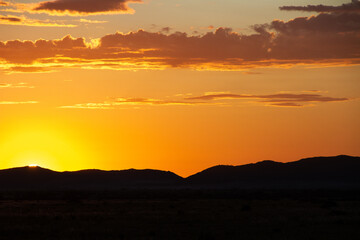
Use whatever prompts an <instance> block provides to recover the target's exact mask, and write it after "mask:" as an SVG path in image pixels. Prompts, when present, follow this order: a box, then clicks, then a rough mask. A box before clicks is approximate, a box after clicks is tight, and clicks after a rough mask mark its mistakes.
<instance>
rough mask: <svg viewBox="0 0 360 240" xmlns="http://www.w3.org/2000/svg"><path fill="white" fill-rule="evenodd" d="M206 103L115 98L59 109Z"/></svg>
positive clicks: (199, 103)
mask: <svg viewBox="0 0 360 240" xmlns="http://www.w3.org/2000/svg"><path fill="white" fill-rule="evenodd" d="M204 104H208V103H206V102H199V101H198V102H192V101H184V100H161V99H151V98H117V99H115V100H113V101H106V102H101V103H80V104H75V105H71V106H61V107H60V108H75V109H76V108H78V109H115V108H117V107H119V106H146V105H150V106H151V105H152V106H161V105H162V106H165V105H167V106H169V105H178V106H179V105H185V106H186V105H187V106H191V105H204Z"/></svg>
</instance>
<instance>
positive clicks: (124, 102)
mask: <svg viewBox="0 0 360 240" xmlns="http://www.w3.org/2000/svg"><path fill="white" fill-rule="evenodd" d="M189 95H192V94H189V93H187V94H177V95H176V96H175V97H177V98H176V99H171V100H169V99H166V100H164V99H151V98H117V99H114V100H111V101H105V102H99V103H79V104H74V105H68V106H61V107H59V108H69V109H116V108H119V107H120V106H136V107H137V106H173V105H178V106H196V105H217V106H229V105H234V104H236V102H234V100H244V99H248V100H253V101H255V102H256V103H260V104H261V105H264V106H276V107H303V106H306V105H310V104H316V103H321V102H344V101H349V100H350V99H348V98H336V97H327V96H322V95H319V94H292V93H278V94H270V95H255V94H233V93H223V92H219V93H211V92H209V93H205V94H204V95H201V96H197V97H188V96H189ZM179 97H182V98H181V99H179Z"/></svg>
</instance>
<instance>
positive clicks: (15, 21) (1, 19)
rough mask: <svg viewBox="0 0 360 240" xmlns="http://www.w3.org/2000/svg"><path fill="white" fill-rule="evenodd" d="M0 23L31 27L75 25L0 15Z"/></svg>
mask: <svg viewBox="0 0 360 240" xmlns="http://www.w3.org/2000/svg"><path fill="white" fill-rule="evenodd" d="M0 25H20V26H32V27H76V25H73V24H63V23H58V22H54V21H50V20H37V19H29V18H26V17H24V16H21V17H18V16H3V15H0Z"/></svg>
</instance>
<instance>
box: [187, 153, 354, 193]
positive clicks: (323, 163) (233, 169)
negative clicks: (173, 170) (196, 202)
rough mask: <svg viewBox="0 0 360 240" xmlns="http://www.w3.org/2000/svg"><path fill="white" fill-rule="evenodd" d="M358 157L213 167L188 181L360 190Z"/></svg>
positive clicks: (226, 184) (319, 158) (212, 184)
mask: <svg viewBox="0 0 360 240" xmlns="http://www.w3.org/2000/svg"><path fill="white" fill-rule="evenodd" d="M359 172H360V157H351V156H346V155H340V156H336V157H314V158H306V159H301V160H299V161H295V162H289V163H280V162H274V161H270V160H267V161H262V162H258V163H255V164H246V165H241V166H224V165H220V166H215V167H211V168H208V169H206V170H204V171H202V172H199V173H197V174H194V175H192V176H190V177H188V178H187V179H186V180H187V181H188V182H189V183H191V184H192V185H199V186H204V187H206V186H212V187H214V186H215V187H216V186H219V187H220V186H221V187H225V186H226V187H243V188H252V187H259V188H262V187H264V188H269V187H270V188H353V187H356V188H357V187H360V174H359Z"/></svg>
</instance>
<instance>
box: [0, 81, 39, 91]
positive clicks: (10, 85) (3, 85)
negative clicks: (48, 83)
mask: <svg viewBox="0 0 360 240" xmlns="http://www.w3.org/2000/svg"><path fill="white" fill-rule="evenodd" d="M4 88H35V87H34V86H32V85H29V84H27V83H1V82H0V89H4Z"/></svg>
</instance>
